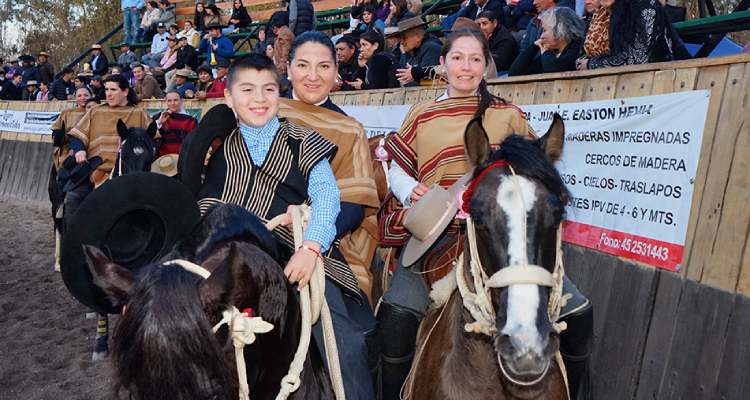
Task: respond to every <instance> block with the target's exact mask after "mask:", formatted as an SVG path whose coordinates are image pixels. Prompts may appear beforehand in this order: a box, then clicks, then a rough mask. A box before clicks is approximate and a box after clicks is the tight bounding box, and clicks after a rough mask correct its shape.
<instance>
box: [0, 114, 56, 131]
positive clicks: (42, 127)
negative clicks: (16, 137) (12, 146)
mask: <svg viewBox="0 0 750 400" xmlns="http://www.w3.org/2000/svg"><path fill="white" fill-rule="evenodd" d="M58 115H60V113H59V112H57V111H53V112H48V111H17V110H0V131H11V132H18V133H41V134H45V135H51V134H52V132H51V131H50V129H49V127H50V126H51V125H52V123H54V122H55V120H56V119H57V116H58Z"/></svg>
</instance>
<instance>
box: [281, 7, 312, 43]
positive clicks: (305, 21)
mask: <svg viewBox="0 0 750 400" xmlns="http://www.w3.org/2000/svg"><path fill="white" fill-rule="evenodd" d="M287 1H288V5H287V8H286V11H287V12H288V13H289V30H291V31H292V33H294V36H295V37H297V36H299V35H300V34H302V33H303V32H307V31H312V30H315V8H313V4H312V3H311V2H310V0H287Z"/></svg>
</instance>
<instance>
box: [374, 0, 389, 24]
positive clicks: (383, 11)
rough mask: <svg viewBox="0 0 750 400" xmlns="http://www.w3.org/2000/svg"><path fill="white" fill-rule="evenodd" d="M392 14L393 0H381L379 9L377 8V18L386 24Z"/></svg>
mask: <svg viewBox="0 0 750 400" xmlns="http://www.w3.org/2000/svg"><path fill="white" fill-rule="evenodd" d="M390 13H391V0H380V2H379V3H378V5H377V7H375V18H377V19H379V20H381V21H383V22H385V20H386V19H388V14H390Z"/></svg>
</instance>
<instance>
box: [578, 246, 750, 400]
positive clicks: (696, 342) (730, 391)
mask: <svg viewBox="0 0 750 400" xmlns="http://www.w3.org/2000/svg"><path fill="white" fill-rule="evenodd" d="M564 251H565V268H566V273H567V274H568V275H569V276H570V277H571V279H572V280H573V281H574V282H576V283H577V285H578V288H579V289H580V290H581V292H582V293H583V294H585V295H586V296H588V297H589V298H590V299H591V301H592V303H593V306H594V322H595V323H594V347H593V353H592V355H591V359H590V360H591V374H592V376H591V377H592V382H593V391H594V398H595V399H607V400H633V399H635V400H653V399H659V400H678V399H679V400H694V399H695V400H698V399H722V400H746V399H747V398H748V395H749V394H750V381H749V380H748V379H747V371H748V370H750V345H749V343H748V336H747V332H748V329H750V298H748V297H747V296H745V295H743V294H739V293H737V294H735V293H730V292H727V291H724V290H721V289H716V288H713V287H711V286H708V285H706V284H702V283H699V282H695V281H693V280H690V279H688V278H686V277H684V276H681V275H679V274H675V273H671V272H668V271H664V270H657V269H654V268H650V267H646V266H642V265H638V264H636V263H633V262H630V261H625V260H621V259H618V258H617V257H614V256H610V255H607V254H601V253H594V252H592V251H590V250H588V249H585V248H582V247H578V246H573V245H565V249H564Z"/></svg>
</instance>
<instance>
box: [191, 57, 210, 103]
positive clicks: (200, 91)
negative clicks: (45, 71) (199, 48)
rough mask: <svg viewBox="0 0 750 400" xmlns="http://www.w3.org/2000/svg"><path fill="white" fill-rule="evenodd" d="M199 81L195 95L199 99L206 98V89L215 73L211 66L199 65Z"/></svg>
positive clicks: (196, 84)
mask: <svg viewBox="0 0 750 400" xmlns="http://www.w3.org/2000/svg"><path fill="white" fill-rule="evenodd" d="M197 71H198V81H197V82H195V97H196V98H198V99H205V98H206V91H207V90H208V88H209V86H210V85H211V82H213V74H212V71H211V66H209V65H207V64H202V65H201V66H199V67H198V69H197Z"/></svg>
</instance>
